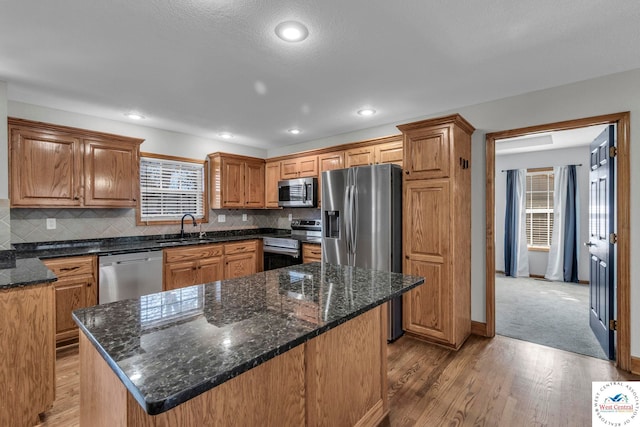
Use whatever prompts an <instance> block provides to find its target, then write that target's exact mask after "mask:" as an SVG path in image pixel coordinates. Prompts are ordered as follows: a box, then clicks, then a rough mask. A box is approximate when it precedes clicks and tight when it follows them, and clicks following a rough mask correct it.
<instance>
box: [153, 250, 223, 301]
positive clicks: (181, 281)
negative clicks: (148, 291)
mask: <svg viewBox="0 0 640 427" xmlns="http://www.w3.org/2000/svg"><path fill="white" fill-rule="evenodd" d="M223 255H224V246H223V245H221V244H220V245H199V246H195V247H186V248H185V247H182V248H171V249H165V250H164V254H163V258H164V271H163V274H162V289H163V290H165V291H170V290H172V289H178V288H183V287H185V286H193V285H199V284H201V283H208V282H215V281H216V280H222V279H223V278H224V275H223Z"/></svg>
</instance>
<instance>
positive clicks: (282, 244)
mask: <svg viewBox="0 0 640 427" xmlns="http://www.w3.org/2000/svg"><path fill="white" fill-rule="evenodd" d="M321 230H322V222H321V221H320V220H319V219H294V220H292V221H291V234H285V235H281V236H277V237H265V238H263V240H262V243H263V252H264V269H265V270H274V269H276V268H282V267H288V266H290V265H296V264H302V243H303V242H309V243H320V242H321V241H322V232H321Z"/></svg>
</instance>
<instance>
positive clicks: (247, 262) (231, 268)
mask: <svg viewBox="0 0 640 427" xmlns="http://www.w3.org/2000/svg"><path fill="white" fill-rule="evenodd" d="M255 273H256V253H255V252H247V253H240V254H234V255H226V256H225V265H224V278H225V279H233V278H234V277H242V276H248V275H249V274H255Z"/></svg>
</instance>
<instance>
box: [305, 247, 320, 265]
mask: <svg viewBox="0 0 640 427" xmlns="http://www.w3.org/2000/svg"><path fill="white" fill-rule="evenodd" d="M321 261H322V246H320V244H319V243H303V244H302V262H303V263H305V264H306V263H308V262H321Z"/></svg>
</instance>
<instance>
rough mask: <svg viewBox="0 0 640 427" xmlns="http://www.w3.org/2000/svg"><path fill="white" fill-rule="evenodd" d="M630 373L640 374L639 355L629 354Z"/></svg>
mask: <svg viewBox="0 0 640 427" xmlns="http://www.w3.org/2000/svg"><path fill="white" fill-rule="evenodd" d="M631 373H632V374H636V375H640V357H633V356H631Z"/></svg>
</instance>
